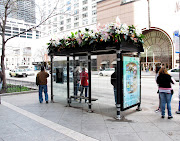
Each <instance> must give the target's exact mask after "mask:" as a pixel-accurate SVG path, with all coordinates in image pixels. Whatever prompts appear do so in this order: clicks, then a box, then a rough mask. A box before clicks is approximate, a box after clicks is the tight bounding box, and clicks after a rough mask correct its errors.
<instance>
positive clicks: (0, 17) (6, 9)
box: [0, 0, 63, 89]
mask: <svg viewBox="0 0 180 141" xmlns="http://www.w3.org/2000/svg"><path fill="white" fill-rule="evenodd" d="M19 1H20V0H1V1H0V30H1V37H2V55H1V69H2V74H3V89H4V88H5V87H6V76H5V62H4V59H5V48H6V43H7V42H8V41H9V40H11V39H13V38H15V37H18V36H19V35H21V34H23V33H26V32H28V31H32V30H33V29H36V28H37V27H39V26H40V25H42V24H44V23H45V22H46V21H47V20H48V19H50V18H52V17H54V16H57V15H59V14H63V13H57V12H55V11H56V10H57V5H58V3H59V1H60V0H57V1H56V3H55V6H54V8H53V9H52V10H51V12H50V13H49V14H48V15H47V16H45V15H44V14H43V13H41V12H40V11H41V10H40V8H39V13H40V15H39V18H40V19H39V20H36V21H39V22H38V23H37V24H36V25H35V26H33V27H30V28H29V29H27V30H25V31H22V32H20V33H18V34H15V35H14V34H13V36H10V37H6V36H5V30H6V24H7V19H8V17H10V16H11V15H13V14H16V13H17V12H18V8H17V5H18V2H19ZM21 1H25V2H27V1H29V2H31V0H21ZM36 6H37V5H36Z"/></svg>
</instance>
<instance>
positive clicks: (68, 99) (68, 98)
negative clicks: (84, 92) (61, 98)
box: [67, 56, 70, 106]
mask: <svg viewBox="0 0 180 141" xmlns="http://www.w3.org/2000/svg"><path fill="white" fill-rule="evenodd" d="M67 104H68V106H70V97H69V56H67Z"/></svg>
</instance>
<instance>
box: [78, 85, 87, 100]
mask: <svg viewBox="0 0 180 141" xmlns="http://www.w3.org/2000/svg"><path fill="white" fill-rule="evenodd" d="M84 89H85V97H87V92H88V86H81V96H82V95H83V91H84ZM80 102H81V98H80ZM85 102H86V100H85Z"/></svg>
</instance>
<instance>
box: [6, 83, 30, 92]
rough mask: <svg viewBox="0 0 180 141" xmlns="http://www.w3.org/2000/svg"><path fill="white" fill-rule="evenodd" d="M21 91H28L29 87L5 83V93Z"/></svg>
mask: <svg viewBox="0 0 180 141" xmlns="http://www.w3.org/2000/svg"><path fill="white" fill-rule="evenodd" d="M22 91H30V89H29V88H27V87H24V86H20V85H11V84H7V90H6V92H7V93H13V92H22Z"/></svg>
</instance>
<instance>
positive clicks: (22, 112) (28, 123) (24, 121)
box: [0, 93, 180, 141]
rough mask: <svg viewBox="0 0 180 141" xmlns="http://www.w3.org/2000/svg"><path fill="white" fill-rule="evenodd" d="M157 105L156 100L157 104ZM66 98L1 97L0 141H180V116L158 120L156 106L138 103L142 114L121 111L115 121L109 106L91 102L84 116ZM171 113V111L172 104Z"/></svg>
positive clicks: (81, 109)
mask: <svg viewBox="0 0 180 141" xmlns="http://www.w3.org/2000/svg"><path fill="white" fill-rule="evenodd" d="M157 103H158V101H157ZM72 106H73V107H66V99H63V98H59V99H58V98H57V97H56V101H55V103H51V102H49V103H48V104H46V103H45V102H44V103H42V104H40V103H39V102H38V94H37V93H31V94H22V95H14V96H4V97H2V104H1V105H0V119H1V120H0V127H1V128H0V141H74V140H79V141H96V140H101V141H172V140H179V139H180V117H179V116H180V115H176V114H174V113H173V116H174V118H173V119H171V120H169V119H167V115H166V117H165V119H161V118H160V117H161V116H160V113H155V112H154V110H155V109H156V105H154V104H153V102H152V101H150V100H149V99H143V100H142V109H143V110H142V111H141V112H137V111H136V110H135V109H136V107H134V108H132V109H129V110H126V111H124V112H122V114H123V116H124V118H123V119H122V120H120V121H117V120H115V119H114V118H113V117H115V116H116V108H115V106H114V105H113V104H109V103H99V102H98V101H96V102H93V105H92V109H93V110H94V113H88V112H87V109H88V105H87V104H85V103H81V104H80V103H76V102H74V103H72ZM172 108H173V111H175V108H174V106H173V105H172Z"/></svg>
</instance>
